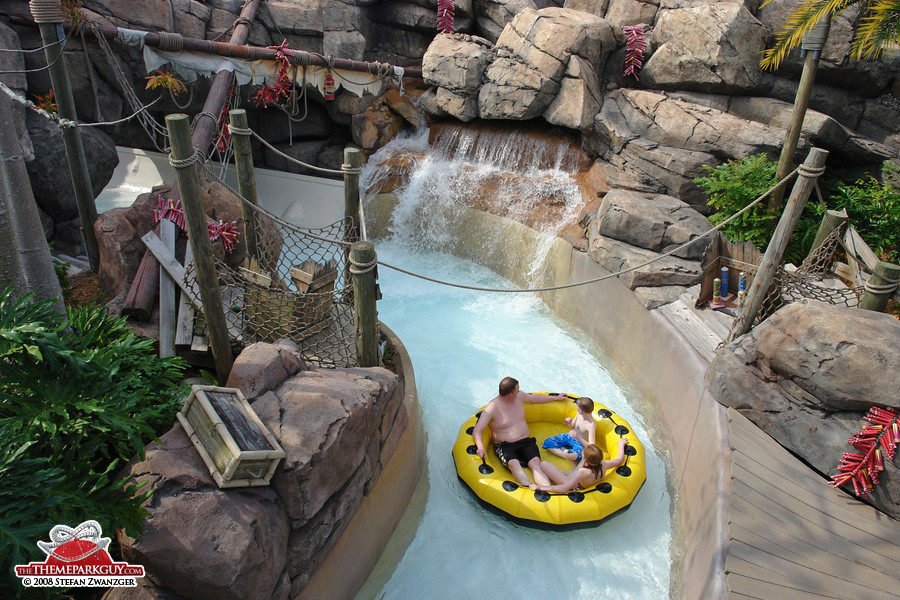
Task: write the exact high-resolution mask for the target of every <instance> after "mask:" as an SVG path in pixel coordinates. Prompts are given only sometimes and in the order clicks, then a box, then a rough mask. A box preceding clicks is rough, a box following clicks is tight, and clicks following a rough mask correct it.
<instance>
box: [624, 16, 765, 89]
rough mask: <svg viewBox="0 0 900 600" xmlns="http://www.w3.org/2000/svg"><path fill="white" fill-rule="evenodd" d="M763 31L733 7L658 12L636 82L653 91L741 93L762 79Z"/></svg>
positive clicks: (750, 17)
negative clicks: (642, 65) (646, 58)
mask: <svg viewBox="0 0 900 600" xmlns="http://www.w3.org/2000/svg"><path fill="white" fill-rule="evenodd" d="M766 35H767V32H766V28H765V26H764V25H763V24H762V23H760V22H759V21H757V20H756V18H755V17H754V16H753V15H752V14H751V13H750V11H749V10H747V8H746V7H745V6H744V5H743V4H741V3H737V2H716V3H714V4H706V5H701V6H694V7H689V8H676V9H672V10H661V11H660V13H659V18H658V19H657V22H656V25H655V27H654V28H653V34H652V35H651V37H650V45H651V49H652V50H653V54H652V56H650V58H649V59H648V60H647V62H646V63H645V64H644V68H643V70H642V71H641V82H642V83H643V84H644V85H645V86H649V87H651V88H658V89H668V90H671V89H681V90H697V91H703V92H724V93H736V94H746V93H752V92H753V91H755V90H757V88H758V87H759V85H760V82H761V79H762V71H761V69H760V66H759V59H760V56H761V53H762V51H763V49H764V48H765V44H766Z"/></svg>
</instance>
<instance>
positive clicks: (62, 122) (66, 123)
mask: <svg viewBox="0 0 900 600" xmlns="http://www.w3.org/2000/svg"><path fill="white" fill-rule="evenodd" d="M0 90H2V91H3V92H5V93H6V95H7V96H9V97H10V98H12V99H13V100H15V101H16V102H18V103H19V104H21V105H23V106H26V107H28V108H30V109H32V110H34V111H35V112H37V113H38V114H40V115H42V116H44V117H46V118H47V119H49V120H50V121H53V122H54V123H56V124H57V125H59V126H60V128H62V129H69V128H72V127H103V126H106V125H118V124H120V123H124V122H126V121H130V120H131V119H133V118H135V117H137V116H139V114H140V113H142V112H143V111H145V110H147V109H148V108H150V107H151V106H153V105H154V104H156V103H157V102H159V101H160V100H161V97H160V98H157V99H156V100H154V101H153V102H151V103H150V104H148V105H146V106H142V107H141V108H140V110H138V111H137V112H136V113H134V114H131V115H128V116H127V117H124V118H122V119H118V120H116V121H101V122H99V123H79V122H78V121H72V120H69V119H60V118H57V117H54V116H53V115H51V114H50V113H48V112H47V111H46V110H44V109H42V108H39V107H37V106H36V105H35V104H34V103H33V102H32V101H31V100H28V99H27V98H25V97H23V96H19V95H18V94H16V93H15V92H14V91H13V90H11V89H9V88H8V87H7V86H6V85H5V84H3V83H2V82H0Z"/></svg>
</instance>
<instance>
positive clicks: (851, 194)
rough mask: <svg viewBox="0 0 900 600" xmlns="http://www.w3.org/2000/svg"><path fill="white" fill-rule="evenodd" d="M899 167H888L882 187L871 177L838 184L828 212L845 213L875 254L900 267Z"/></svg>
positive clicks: (888, 165) (888, 164)
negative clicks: (899, 264) (897, 183)
mask: <svg viewBox="0 0 900 600" xmlns="http://www.w3.org/2000/svg"><path fill="white" fill-rule="evenodd" d="M896 170H897V169H896V167H895V166H894V165H893V164H892V163H889V162H888V163H885V166H884V169H883V171H882V172H883V179H884V181H885V183H882V182H880V181H878V180H877V179H875V178H874V177H872V176H871V175H869V176H868V177H865V178H861V179H857V180H856V181H854V182H853V183H839V184H838V185H837V186H836V188H835V191H834V193H833V194H831V195H830V196H829V198H828V208H831V209H834V210H840V209H842V208H843V209H846V211H847V215H848V216H849V217H850V223H852V224H853V228H854V229H856V231H858V232H859V235H860V237H862V239H863V240H865V242H866V244H868V245H869V247H870V248H872V250H874V251H875V254H877V255H879V256H881V257H882V258H883V259H884V260H887V261H888V262H892V263H895V264H896V263H900V188H898V187H897V185H896V183H894V182H896V181H897V179H896V176H895V174H896Z"/></svg>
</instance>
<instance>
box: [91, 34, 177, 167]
mask: <svg viewBox="0 0 900 600" xmlns="http://www.w3.org/2000/svg"><path fill="white" fill-rule="evenodd" d="M90 27H91V30H92V31H93V32H94V36H95V37H96V38H97V43H98V44H99V45H100V48H101V49H102V50H103V53H104V54H105V55H106V62H107V63H108V64H109V65H110V67H111V68H112V70H113V74H114V75H115V78H116V81H117V82H118V84H119V88H120V89H121V90H122V97H123V98H124V99H125V102H126V104H128V106H129V108H130V109H131V110H132V111H134V115H136V116H137V118H138V122H139V123H140V124H141V127H143V129H144V131H145V132H146V133H147V135H148V136H149V137H150V140H151V141H152V142H153V145H154V146H155V147H156V149H157V150H159V151H160V152H162V153H165V152H167V151H168V140H169V131H168V130H167V129H166V128H165V127H163V126H162V125H161V124H160V123H159V122H158V121H157V120H156V119H154V118H153V117H152V116H150V115H149V114H147V113H146V109H147V108H149V107H150V106H151V105H152V104H154V103H155V101H154V102H153V103H151V104H150V105H147V106H144V104H143V103H142V102H141V101H140V100H139V99H138V97H137V94H136V93H135V91H134V87H133V85H132V83H131V80H130V79H129V78H128V77H126V76H125V73H123V72H122V68H121V67H120V66H119V61H118V59H117V58H116V55H115V54H114V53H113V51H112V48H111V47H110V45H109V41H108V40H107V39H106V37H104V35H103V34H102V33H101V31H100V27H99V26H98V25H96V24H91V25H90ZM157 100H158V99H157Z"/></svg>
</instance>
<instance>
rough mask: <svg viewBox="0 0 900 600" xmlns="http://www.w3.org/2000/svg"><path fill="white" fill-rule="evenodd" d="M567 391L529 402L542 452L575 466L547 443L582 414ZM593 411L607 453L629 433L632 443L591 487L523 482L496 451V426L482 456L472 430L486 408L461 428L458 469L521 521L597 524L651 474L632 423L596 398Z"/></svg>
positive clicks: (528, 416) (492, 504) (491, 504)
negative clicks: (535, 486) (560, 488)
mask: <svg viewBox="0 0 900 600" xmlns="http://www.w3.org/2000/svg"><path fill="white" fill-rule="evenodd" d="M534 393H537V394H546V393H549V392H534ZM567 397H568V398H569V400H558V401H553V402H547V403H545V404H531V403H526V404H525V420H526V421H527V422H528V428H529V430H530V431H531V435H533V436H534V437H535V438H536V439H537V445H538V447H539V448H541V458H542V459H543V460H548V461H550V462H553V463H555V464H556V465H557V466H559V467H560V468H561V469H563V470H569V469H571V468H572V465H571V463H569V462H568V461H566V460H564V459H562V458H559V457H557V456H555V455H553V454H551V453H550V452H548V451H547V450H545V449H544V448H543V447H542V445H543V442H544V440H545V439H547V438H549V437H551V436H554V435H556V434H559V433H563V432H567V431H569V428H568V427H567V426H566V425H565V421H564V420H565V418H566V417H574V416H575V415H576V414H577V410H576V407H575V403H574V402H573V401H574V400H576V399H577V398H578V396H575V395H573V394H567ZM593 414H594V418H595V419H596V420H597V446H599V447H600V448H601V449H602V450H603V455H604V458H607V459H608V458H610V457H612V458H615V457H616V456H618V442H619V438H621V437H623V436H624V437H627V438H628V445H627V446H626V447H625V462H624V463H623V464H622V465H621V466H620V467H618V468H617V469H614V470H610V472H608V473H606V474H605V476H604V477H603V480H602V481H601V482H600V483H598V484H597V485H596V486H594V487H592V488H590V489H587V490H579V491H572V492H564V493H559V494H552V493H549V492H541V491H532V490H530V489H528V488H527V487H522V486H520V485H519V484H518V483H516V480H515V478H514V477H513V476H512V474H511V473H510V472H509V469H507V468H506V467H504V466H503V465H502V464H501V463H500V459H498V458H497V456H496V454H494V451H493V445H492V444H491V432H490V427H487V428H485V431H484V438H483V442H484V447H485V448H486V449H488V451H487V456H486V457H485V460H484V461H482V460H481V459H480V458H478V455H476V454H475V443H474V440H473V439H472V431H473V430H474V429H475V424H476V423H477V422H478V417H479V416H480V415H481V411H478V412H477V413H476V414H475V415H473V416H472V417H471V418H470V419H468V420H467V421H466V422H465V423H463V424H462V427H460V429H459V435H458V436H457V438H456V443H455V444H454V445H453V460H454V461H455V462H456V472H457V474H458V475H459V478H460V479H462V481H463V482H464V483H465V484H466V485H467V486H468V487H469V489H470V490H472V492H473V493H474V494H475V495H476V496H477V497H478V498H479V499H480V500H481V501H482V502H483V503H484V504H485V505H487V507H488V508H492V509H495V510H496V511H499V512H500V513H502V514H504V515H505V516H508V517H511V518H512V519H513V520H515V521H518V522H521V523H523V524H526V525H536V526H541V527H549V528H552V529H568V528H573V527H579V526H587V525H596V524H597V522H599V521H602V520H603V519H605V518H607V517H609V516H610V515H613V514H615V513H617V512H619V511H621V510H624V509H626V508H628V506H630V505H631V502H632V500H634V497H635V496H636V495H637V493H638V491H639V490H640V489H641V486H643V485H644V481H645V480H646V478H647V474H646V470H645V460H644V459H645V454H644V446H643V445H642V444H641V442H640V440H638V439H637V436H636V435H635V434H634V432H632V430H631V426H630V425H629V424H628V423H627V422H625V420H624V419H623V418H621V417H619V416H618V415H616V414H614V413H613V412H612V411H610V410H609V409H608V408H606V407H605V406H603V405H602V404H600V403H599V402H596V401H595V402H594V413H593Z"/></svg>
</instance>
